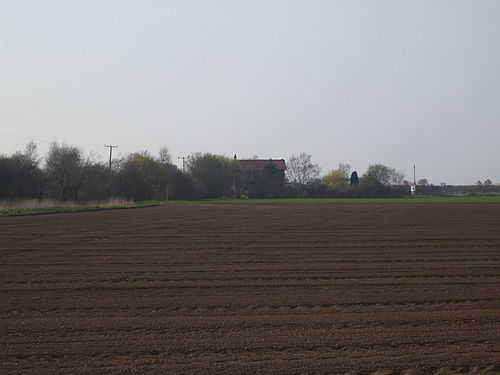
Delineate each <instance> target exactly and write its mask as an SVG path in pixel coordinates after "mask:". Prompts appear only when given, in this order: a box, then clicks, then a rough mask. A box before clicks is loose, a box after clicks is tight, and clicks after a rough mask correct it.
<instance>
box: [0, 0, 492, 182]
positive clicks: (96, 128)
mask: <svg viewBox="0 0 500 375" xmlns="http://www.w3.org/2000/svg"><path fill="white" fill-rule="evenodd" d="M8 134H12V135H17V136H21V137H27V138H32V139H33V140H35V141H36V142H37V143H38V145H39V148H40V153H41V154H44V153H45V151H46V150H47V148H48V146H49V142H50V141H52V140H57V141H60V142H62V141H65V142H66V143H69V144H72V145H79V146H81V147H82V148H83V149H84V150H85V151H86V152H90V151H92V150H94V151H95V152H98V153H100V154H101V155H102V158H103V160H104V159H105V158H106V153H107V149H105V148H104V147H103V144H104V143H108V144H109V143H112V144H118V145H119V148H118V149H117V150H116V151H117V155H119V154H127V153H130V152H134V151H140V150H144V149H148V150H150V151H151V152H152V153H154V154H156V153H157V151H158V150H159V148H160V147H161V146H162V145H166V146H167V147H168V148H169V149H170V151H171V153H172V155H173V156H174V158H177V156H180V155H188V154H190V153H192V152H196V151H202V152H212V153H217V154H226V155H228V156H232V155H233V154H234V153H236V154H238V156H240V157H245V156H247V157H250V156H252V155H254V154H257V155H259V156H260V157H261V158H270V157H272V158H284V159H288V157H289V156H290V155H292V154H297V153H300V152H302V151H304V152H307V153H309V154H311V155H312V156H313V159H314V161H316V162H317V163H318V164H319V165H320V166H321V167H322V172H323V173H326V172H327V171H328V170H330V169H334V168H335V167H336V166H337V165H338V163H339V162H344V163H349V164H351V165H352V167H353V168H354V169H356V170H358V172H359V173H363V172H364V171H365V169H366V167H367V166H368V165H369V164H373V163H384V164H387V165H389V166H391V167H395V168H397V169H401V170H403V171H405V172H406V174H407V177H408V179H412V174H413V172H412V169H413V164H416V165H417V178H428V179H429V181H430V182H432V183H434V184H439V183H440V182H443V181H445V182H447V183H448V184H462V183H474V182H476V181H477V180H478V179H481V180H484V179H486V178H490V179H491V180H492V181H493V182H495V183H496V182H500V156H499V153H500V147H499V144H500V1H498V0H469V1H461V0H447V1H446V0H428V1H426V0H418V1H417V0H412V1H405V0H397V1H382V0H380V1H377V0H366V1H361V0H359V1H356V0H345V1H334V0H331V1H326V0H324V1H320V0H316V1H314V0H303V1H292V0H287V1H277V0H275V1H273V0H263V1H259V0H247V1H238V0H227V1H215V0H210V1H209V0H200V1H187V0H179V1H166V0H165V1H160V0H157V1H155V0H32V1H27V0H0V153H3V154H11V153H13V152H14V151H16V150H21V149H23V148H24V145H25V144H26V142H27V140H26V139H23V138H19V137H13V136H11V135H8ZM175 161H177V160H175Z"/></svg>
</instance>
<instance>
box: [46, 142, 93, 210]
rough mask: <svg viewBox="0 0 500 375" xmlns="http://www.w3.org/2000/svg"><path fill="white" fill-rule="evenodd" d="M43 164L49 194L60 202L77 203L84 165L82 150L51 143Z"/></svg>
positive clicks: (82, 180)
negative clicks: (71, 201)
mask: <svg viewBox="0 0 500 375" xmlns="http://www.w3.org/2000/svg"><path fill="white" fill-rule="evenodd" d="M45 163H46V166H45V171H46V173H47V178H48V184H49V190H50V194H51V195H52V196H53V197H54V198H58V199H60V200H62V201H67V200H74V201H75V202H76V201H78V194H79V193H80V190H81V188H82V185H83V182H84V167H85V165H86V161H85V160H84V156H83V152H82V150H80V149H79V148H78V147H76V146H68V145H66V144H64V143H63V144H62V145H59V144H58V143H57V142H52V144H51V145H50V149H49V152H48V154H47V157H46V159H45Z"/></svg>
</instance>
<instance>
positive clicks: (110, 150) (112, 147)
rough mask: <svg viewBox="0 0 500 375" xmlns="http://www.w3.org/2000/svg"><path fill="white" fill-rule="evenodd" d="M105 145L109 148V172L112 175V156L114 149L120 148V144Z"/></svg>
mask: <svg viewBox="0 0 500 375" xmlns="http://www.w3.org/2000/svg"><path fill="white" fill-rule="evenodd" d="M104 147H108V148H109V174H110V175H111V156H112V155H113V149H114V148H118V146H112V145H104Z"/></svg>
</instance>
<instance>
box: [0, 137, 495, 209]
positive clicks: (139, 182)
mask: <svg viewBox="0 0 500 375" xmlns="http://www.w3.org/2000/svg"><path fill="white" fill-rule="evenodd" d="M185 167H186V168H185V169H184V168H183V169H179V168H178V167H177V166H176V165H175V164H173V162H172V158H171V155H170V153H169V151H168V149H167V148H166V147H162V148H161V149H160V151H159V153H158V155H152V154H151V153H149V152H148V151H142V152H135V153H132V154H129V155H126V156H122V157H119V158H115V159H114V160H112V163H111V165H109V164H108V163H106V162H101V161H96V160H95V157H93V155H92V154H91V155H85V154H84V152H83V151H82V150H81V149H80V148H79V147H76V146H71V145H67V144H64V143H63V144H60V143H57V142H53V143H52V144H51V145H50V148H49V150H48V152H47V154H46V155H45V157H44V158H41V157H40V156H39V155H38V152H37V146H36V144H35V143H33V142H30V143H28V144H27V145H26V148H25V150H24V151H22V152H16V153H14V154H13V155H11V156H5V155H0V199H8V200H16V199H24V198H38V199H42V198H49V199H54V200H57V201H73V202H79V203H85V202H90V201H93V202H99V201H104V200H107V199H109V198H113V197H120V198H124V199H127V200H134V201H144V200H188V199H210V198H245V197H246V198H275V197H392V196H405V195H409V194H410V189H409V185H410V182H408V181H406V180H405V179H404V178H405V176H404V173H403V172H401V171H398V170H396V169H394V168H391V167H388V166H386V165H383V164H372V165H370V166H369V167H368V169H367V170H366V172H365V173H364V174H363V175H362V176H358V174H357V172H356V171H353V170H352V168H351V166H350V165H349V164H345V163H341V164H339V166H338V168H337V169H335V170H333V171H330V172H328V173H327V174H325V175H324V176H321V175H320V168H319V166H318V165H317V164H316V163H314V162H313V161H312V157H311V155H308V154H306V153H301V154H299V155H292V156H290V158H289V159H288V161H287V170H286V179H284V180H283V179H280V178H276V177H277V176H282V174H280V173H278V172H280V171H278V170H276V167H275V165H274V164H273V163H272V162H271V161H269V163H268V164H267V165H266V166H265V167H264V168H263V169H262V170H258V171H253V172H252V173H247V172H248V171H246V170H245V169H244V168H243V167H242V165H241V163H238V162H237V160H236V159H234V158H228V157H226V156H222V155H215V154H210V153H193V154H192V155H190V157H188V158H187V162H186V165H185ZM419 184H421V187H422V189H424V188H425V189H427V191H433V190H432V188H433V187H432V186H429V185H428V184H427V181H426V180H425V179H422V180H420V181H419ZM486 187H491V182H490V181H489V180H487V181H485V183H484V184H481V189H483V190H485V189H486ZM493 187H495V186H493ZM422 191H423V190H422Z"/></svg>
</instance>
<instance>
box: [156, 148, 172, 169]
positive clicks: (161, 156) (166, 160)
mask: <svg viewBox="0 0 500 375" xmlns="http://www.w3.org/2000/svg"><path fill="white" fill-rule="evenodd" d="M158 161H159V162H160V163H162V164H163V165H168V164H172V155H170V152H169V151H168V148H167V147H166V146H162V147H161V148H160V152H159V153H158Z"/></svg>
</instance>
